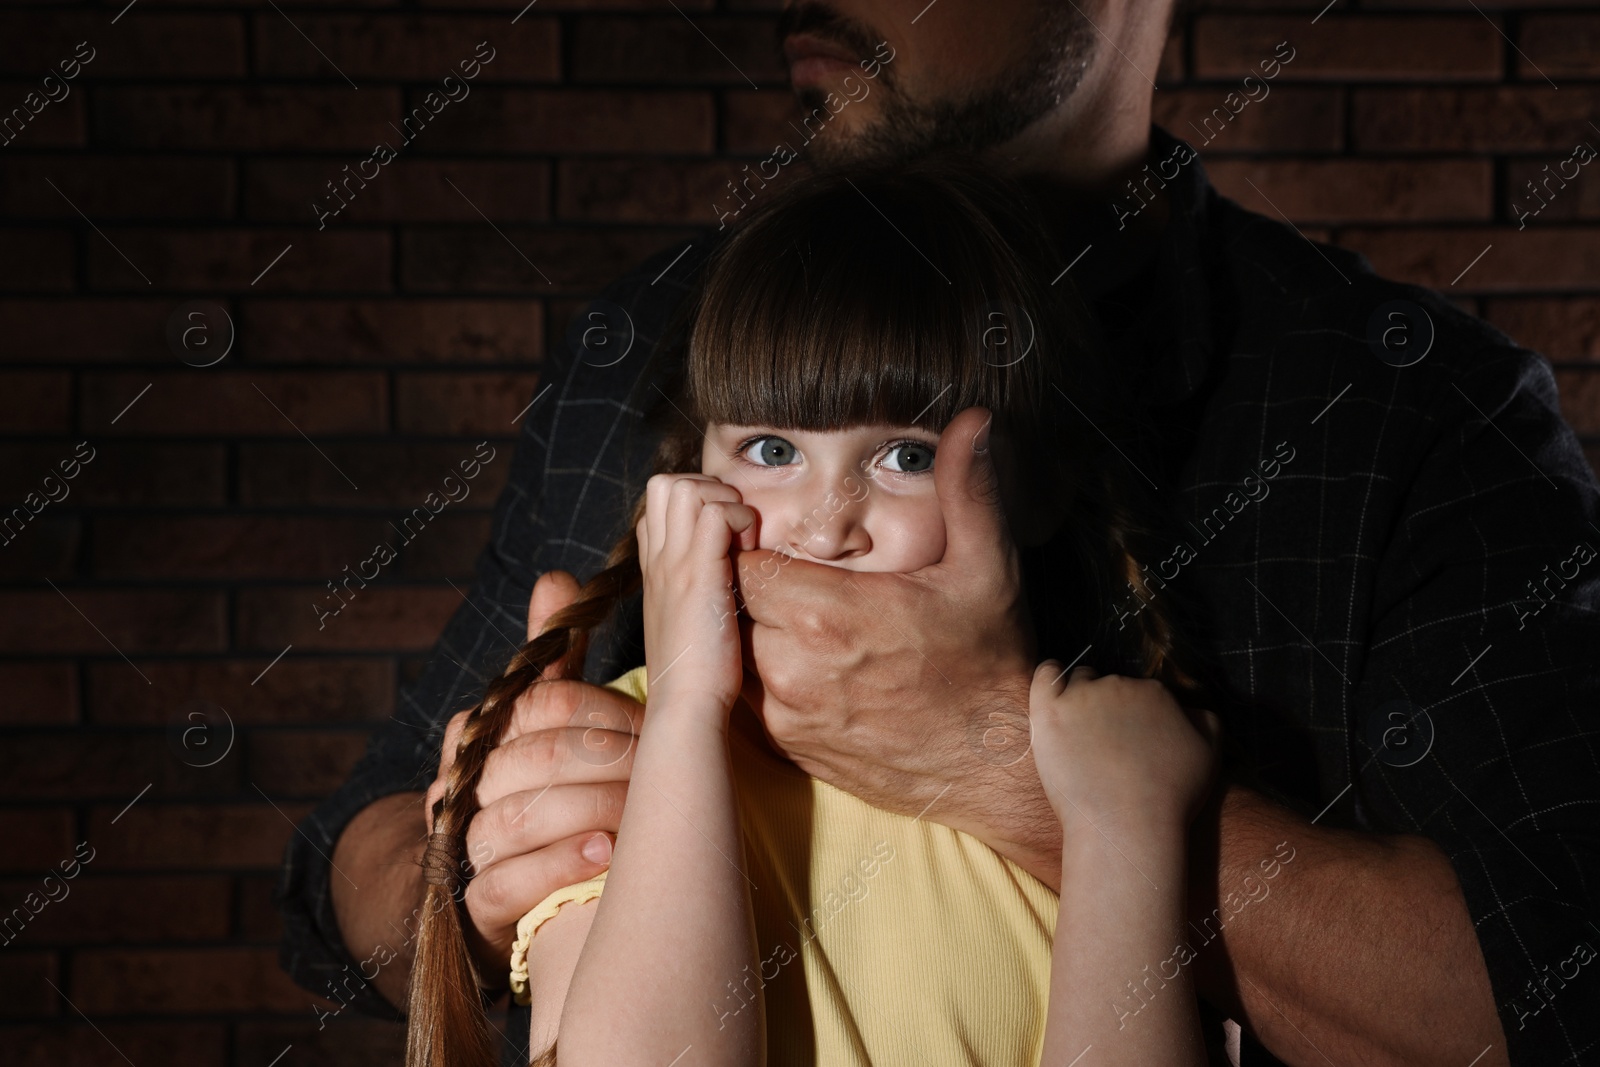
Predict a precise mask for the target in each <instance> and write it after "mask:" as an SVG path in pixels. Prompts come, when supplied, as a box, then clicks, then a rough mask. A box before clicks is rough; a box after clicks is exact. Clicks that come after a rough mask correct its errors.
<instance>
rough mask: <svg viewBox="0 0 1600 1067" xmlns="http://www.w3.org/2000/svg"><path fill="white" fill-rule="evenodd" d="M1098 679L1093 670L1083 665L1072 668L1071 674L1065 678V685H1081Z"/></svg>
mask: <svg viewBox="0 0 1600 1067" xmlns="http://www.w3.org/2000/svg"><path fill="white" fill-rule="evenodd" d="M1098 677H1100V676H1099V675H1098V674H1096V673H1095V670H1094V668H1093V667H1091V666H1089V665H1088V664H1087V663H1085V664H1083V665H1082V666H1081V667H1074V668H1072V673H1071V674H1070V675H1068V676H1067V684H1068V685H1069V686H1070V685H1083V684H1084V683H1085V682H1092V681H1094V680H1095V679H1096V678H1098Z"/></svg>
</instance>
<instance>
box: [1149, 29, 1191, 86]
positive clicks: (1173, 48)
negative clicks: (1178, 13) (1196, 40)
mask: <svg viewBox="0 0 1600 1067" xmlns="http://www.w3.org/2000/svg"><path fill="white" fill-rule="evenodd" d="M1187 36H1188V35H1187V33H1186V31H1185V30H1184V29H1183V27H1181V26H1174V27H1173V30H1172V36H1170V37H1168V38H1167V43H1166V46H1165V47H1164V48H1162V49H1161V66H1160V68H1159V69H1158V70H1157V71H1156V85H1157V86H1159V87H1160V88H1162V89H1165V88H1168V87H1169V86H1173V85H1176V84H1178V83H1180V82H1182V81H1183V80H1184V76H1185V74H1186V73H1187V66H1188V65H1187V63H1186V62H1185V61H1184V52H1185V50H1186V49H1187V47H1188V46H1187V43H1186V41H1187Z"/></svg>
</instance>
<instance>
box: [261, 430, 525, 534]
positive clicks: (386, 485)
mask: <svg viewBox="0 0 1600 1067" xmlns="http://www.w3.org/2000/svg"><path fill="white" fill-rule="evenodd" d="M490 447H491V448H493V449H494V452H493V453H492V454H490V453H488V452H485V453H484V454H485V455H489V456H490V458H489V460H488V461H487V462H486V463H483V464H482V466H481V468H480V470H479V473H478V476H477V478H475V479H474V480H473V482H472V490H471V496H470V497H468V498H467V500H465V501H462V504H467V503H468V501H470V502H471V504H470V506H471V507H474V508H480V507H489V506H491V504H492V502H493V501H494V498H495V497H496V496H497V495H498V494H499V492H500V489H501V487H502V486H503V485H504V484H505V478H506V475H507V473H508V472H509V470H510V468H511V445H510V443H509V442H506V441H498V442H495V443H494V444H491V445H490ZM475 449H476V445H466V444H438V445H434V444H427V445H423V444H405V445H402V444H381V445H380V444H335V443H330V444H328V445H326V446H324V448H323V451H324V452H326V453H327V454H328V457H329V458H330V459H332V460H333V462H334V463H336V464H338V466H339V469H340V470H343V471H345V472H346V473H347V474H348V475H349V477H350V478H351V479H353V480H354V481H355V483H356V485H358V486H360V487H361V488H360V491H359V492H358V491H356V490H354V489H352V488H351V487H350V483H349V482H347V481H345V480H344V478H343V477H341V476H340V475H339V474H338V473H337V472H336V471H335V470H334V469H333V468H332V467H330V466H329V465H328V463H327V462H326V461H325V460H324V459H323V458H322V457H321V456H318V455H317V454H316V453H315V452H312V451H311V450H310V449H308V448H306V447H305V446H304V445H301V446H299V447H298V448H297V447H294V446H291V445H268V444H260V445H256V444H246V445H241V446H239V484H240V497H241V499H240V503H242V504H245V505H248V506H262V507H275V506H289V507H299V506H304V505H310V506H331V507H350V508H384V509H390V508H393V507H397V506H398V507H400V508H402V509H404V510H405V511H406V512H407V513H409V511H410V509H412V508H417V507H422V506H423V501H424V499H425V498H426V497H427V495H428V494H429V493H437V492H440V490H441V486H442V484H443V479H444V478H445V476H446V475H450V474H457V473H458V472H459V471H460V467H459V464H460V463H461V462H462V461H472V459H473V457H474V455H475V454H476V452H475ZM450 506H451V507H452V508H453V507H457V506H458V505H455V504H452V505H450ZM385 517H387V518H393V516H392V515H388V514H387V511H386V516H385Z"/></svg>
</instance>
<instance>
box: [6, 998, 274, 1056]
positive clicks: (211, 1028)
mask: <svg viewBox="0 0 1600 1067" xmlns="http://www.w3.org/2000/svg"><path fill="white" fill-rule="evenodd" d="M69 1014H70V1015H71V1020H70V1021H63V1022H60V1023H55V1024H51V1025H46V1026H6V1027H0V1046H4V1047H5V1048H8V1049H10V1050H11V1051H10V1052H9V1053H8V1054H7V1055H8V1056H11V1057H13V1058H12V1059H11V1060H10V1062H11V1064H12V1067H106V1065H107V1064H108V1063H111V1062H113V1059H112V1057H116V1060H115V1062H121V1057H122V1056H126V1057H127V1058H128V1060H129V1061H130V1062H132V1063H138V1064H150V1063H181V1064H183V1065H184V1067H224V1065H225V1064H226V1063H227V1036H228V1035H227V1030H226V1028H225V1027H224V1026H223V1025H222V1024H220V1023H216V1024H203V1023H181V1022H171V1023H113V1022H107V1023H100V1024H96V1025H94V1026H91V1025H90V1024H89V1023H87V1022H84V1021H83V1020H82V1019H81V1018H80V1017H79V1016H78V1015H77V1014H76V1013H75V1012H71V1011H70V1009H69ZM108 1046H109V1047H108ZM119 1053H120V1055H118V1054H119ZM262 1067H266V1064H263V1065H262Z"/></svg>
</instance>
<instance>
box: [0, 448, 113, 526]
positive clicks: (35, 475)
mask: <svg viewBox="0 0 1600 1067" xmlns="http://www.w3.org/2000/svg"><path fill="white" fill-rule="evenodd" d="M86 443H87V442H83V441H79V442H77V443H72V442H70V441H68V440H61V441H52V442H50V443H48V444H43V443H35V444H15V445H6V446H4V450H3V451H0V456H4V457H5V459H6V460H7V463H5V464H0V499H3V500H5V501H6V505H5V507H6V508H7V510H9V508H10V507H11V506H13V505H16V504H22V503H24V498H25V497H26V495H27V494H29V493H33V494H36V495H38V496H39V497H41V498H42V497H46V496H55V497H58V499H55V500H53V501H52V502H51V503H49V504H47V505H46V507H47V508H55V509H57V510H59V509H60V508H61V507H76V506H77V503H76V502H73V503H70V504H69V503H68V502H69V501H72V500H73V494H75V493H77V492H79V491H80V490H81V489H82V486H83V477H84V474H85V472H87V471H88V470H90V469H91V467H90V466H89V464H85V463H83V462H81V461H80V460H78V459H77V458H76V457H77V456H78V455H79V454H80V453H79V450H80V448H81V449H82V453H81V454H82V455H84V456H85V457H87V458H88V460H89V462H90V463H93V462H94V461H95V460H98V459H99V458H100V450H99V449H97V448H95V447H94V446H93V445H88V447H87V448H83V446H84V445H85V444H86ZM46 478H51V479H53V481H51V482H50V483H49V484H46V483H45V479H46ZM28 506H29V507H30V508H32V506H33V505H32V503H29V504H28ZM8 536H10V531H9V530H6V529H0V542H3V541H4V540H5V539H6V538H7V537H8Z"/></svg>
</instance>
